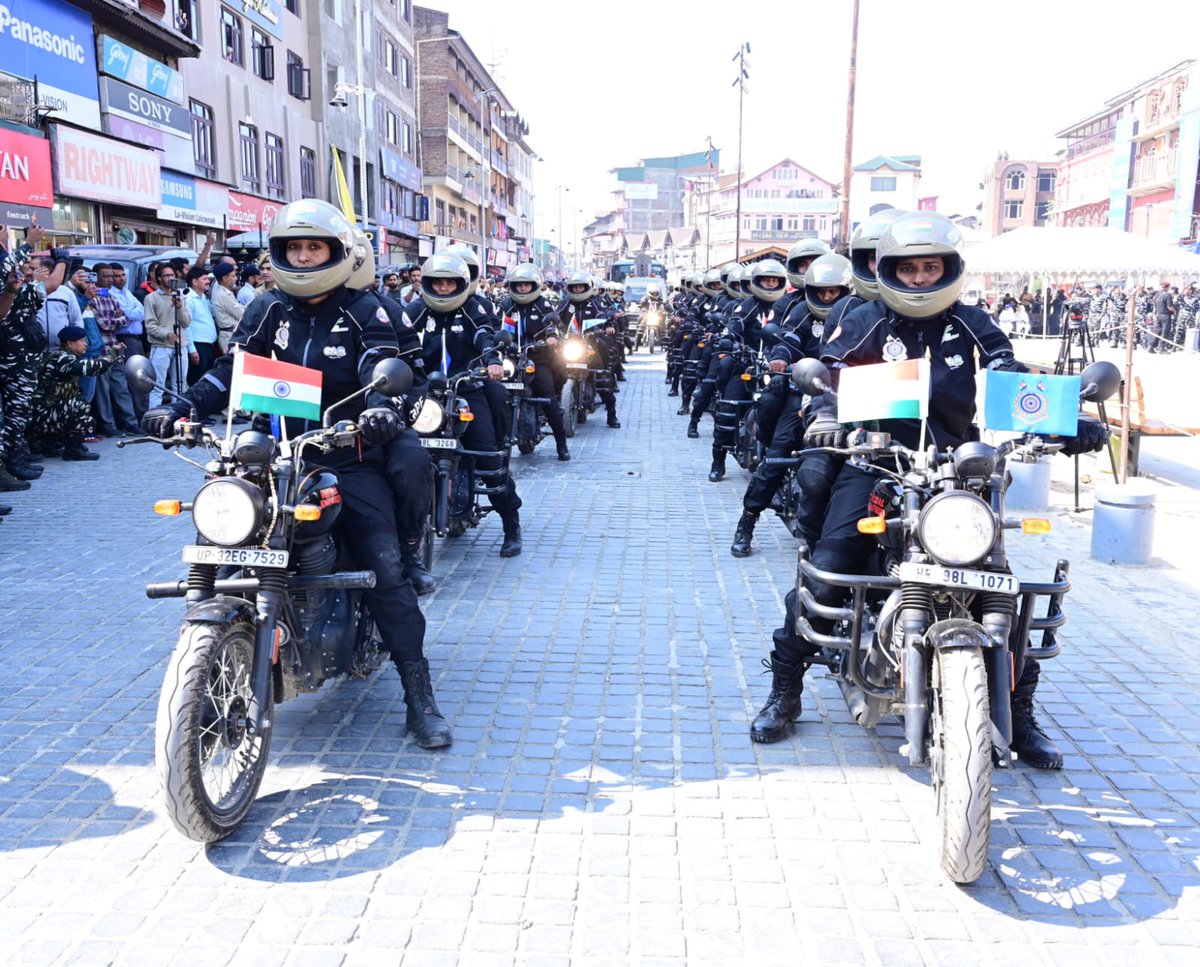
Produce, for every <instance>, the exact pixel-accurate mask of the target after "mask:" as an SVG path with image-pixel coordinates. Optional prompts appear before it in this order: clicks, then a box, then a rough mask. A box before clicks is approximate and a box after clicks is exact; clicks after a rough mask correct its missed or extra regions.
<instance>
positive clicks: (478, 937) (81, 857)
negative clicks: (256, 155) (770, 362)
mask: <svg viewBox="0 0 1200 967" xmlns="http://www.w3.org/2000/svg"><path fill="white" fill-rule="evenodd" d="M662 367H663V360H662V357H661V355H660V356H655V357H653V358H651V357H647V356H645V355H644V354H641V355H638V356H636V357H634V359H633V361H632V362H631V365H630V367H629V382H627V383H625V384H623V386H622V393H621V395H620V397H619V398H618V399H619V405H620V415H621V419H622V421H623V422H624V423H625V427H626V428H625V429H622V430H621V431H610V430H608V429H606V428H605V427H604V425H603V418H602V417H601V418H600V419H598V420H596V419H594V420H593V421H591V422H589V423H588V425H586V426H584V427H582V428H581V429H580V432H579V435H578V436H577V437H576V438H575V440H574V441H573V443H572V451H573V453H574V455H575V460H574V461H573V462H571V463H570V464H559V463H558V462H556V461H555V460H554V451H553V447H552V446H549V445H543V446H542V447H540V448H539V449H538V451H537V452H536V453H535V454H534V455H533V456H532V457H526V458H521V457H516V456H514V465H515V466H518V467H519V468H520V469H519V487H520V491H521V494H522V496H523V497H524V500H525V510H524V511H523V519H524V530H525V553H524V554H523V555H522V556H521V557H519V558H515V559H512V560H505V561H502V560H501V559H500V558H498V557H497V556H496V551H497V550H498V548H499V545H500V526H499V521H497V520H495V519H493V518H489V519H488V520H487V521H486V522H485V523H484V525H483V526H482V527H481V528H479V529H478V530H476V531H474V532H471V533H469V534H467V535H466V536H465V537H463V538H461V539H459V540H457V541H455V542H452V543H450V544H447V545H443V546H441V547H440V548H439V555H440V556H439V558H438V560H437V562H436V567H435V570H436V572H437V575H438V578H439V580H440V581H441V584H442V588H441V590H439V591H438V592H437V594H436V595H434V596H433V597H431V598H428V599H425V609H426V612H427V615H428V618H429V634H428V644H427V650H428V653H429V656H430V661H431V665H432V668H433V674H434V681H435V686H436V690H437V694H438V698H439V702H440V705H441V707H442V710H443V711H444V712H445V713H446V715H447V717H448V718H449V719H450V721H451V722H452V723H453V726H454V735H455V742H454V745H453V747H452V748H451V749H450V750H448V751H446V752H444V753H441V754H431V753H427V752H423V751H421V750H420V749H418V748H416V747H415V746H414V745H413V744H412V743H411V742H409V741H408V739H407V738H406V737H405V736H404V730H403V722H404V708H403V704H402V703H401V701H400V683H399V679H398V676H397V675H396V673H395V671H394V670H393V669H392V668H391V667H387V668H385V669H383V670H382V671H380V672H379V673H377V674H376V675H375V677H374V678H373V679H372V680H371V681H370V682H340V683H336V684H333V685H327V686H326V687H325V688H324V689H322V690H321V691H320V692H318V693H317V694H315V695H313V696H309V697H306V698H304V699H300V700H297V701H294V702H290V703H288V704H285V705H283V706H281V707H280V709H279V711H278V714H277V717H276V727H275V735H274V744H273V749H272V754H271V764H270V767H269V769H268V771H267V776H266V780H265V783H264V786H263V789H262V792H261V794H260V798H259V801H258V803H257V805H256V806H255V808H254V809H253V811H252V812H251V813H250V815H249V818H248V820H247V822H246V823H245V825H244V827H243V829H242V830H241V831H240V832H239V834H237V835H236V836H235V837H233V838H231V839H230V840H228V841H226V842H225V843H222V844H220V845H218V846H215V847H211V848H208V849H205V848H202V847H198V846H197V845H195V844H193V843H191V842H188V841H186V840H184V839H183V838H182V837H180V836H179V835H178V834H177V833H176V832H175V831H174V829H173V828H171V827H170V825H169V823H168V821H167V820H166V819H165V818H164V815H163V813H162V810H161V808H160V804H159V794H158V789H157V783H156V779H155V776H154V767H153V763H154V715H155V708H156V703H157V699H158V690H159V685H160V683H161V679H162V674H163V671H164V667H165V664H166V661H167V656H168V654H169V652H170V649H171V648H172V647H173V645H174V636H175V634H176V631H177V628H178V618H179V615H180V613H181V605H180V603H179V602H178V601H162V602H151V601H148V600H147V599H146V598H145V596H144V594H143V593H142V585H143V584H144V583H145V582H146V581H149V580H165V579H168V578H172V577H175V576H177V575H181V574H182V572H183V567H182V565H181V564H179V563H178V554H179V546H180V545H181V544H183V543H186V542H188V541H190V540H191V537H192V532H191V531H190V529H189V526H188V524H189V521H188V519H187V518H184V519H183V520H178V519H158V518H155V517H154V516H153V515H152V514H151V512H150V505H151V503H152V502H153V500H154V499H155V498H160V497H180V498H183V499H190V497H191V495H192V493H193V492H194V489H195V487H196V485H197V484H198V482H199V479H200V474H199V471H197V470H195V469H194V468H192V467H189V466H188V465H186V464H185V463H183V462H182V461H181V460H179V459H178V458H176V457H175V456H173V455H170V454H166V453H163V452H162V451H161V450H159V449H158V448H154V447H135V448H133V449H131V450H127V451H122V452H118V451H116V449H115V446H114V444H112V443H111V442H106V443H103V444H100V445H99V449H100V450H101V452H102V453H103V455H104V457H103V460H102V461H101V462H100V463H99V464H93V465H84V464H78V463H76V464H63V463H60V462H58V461H50V464H49V466H48V467H47V470H46V474H45V477H44V478H43V480H42V481H40V482H38V483H36V484H35V485H34V489H33V490H32V491H30V492H29V493H26V494H15V495H12V499H11V500H9V501H7V502H9V503H12V504H14V505H15V506H16V508H17V509H16V511H15V512H14V513H13V514H12V515H11V516H10V517H9V518H8V519H7V520H6V521H5V522H4V523H3V524H2V525H0V595H2V597H0V605H2V607H0V632H2V634H3V638H2V641H3V645H0V962H2V963H3V964H5V965H36V967H41V965H49V964H58V963H62V964H68V963H70V964H109V963H119V964H130V965H138V967H148V965H154V964H167V963H186V964H187V965H188V967H207V965H219V964H227V963H233V964H246V965H254V967H268V965H273V964H285V965H339V964H345V965H357V964H397V963H400V962H403V963H404V964H406V965H410V964H411V965H418V964H459V963H461V964H467V965H490V964H514V963H517V964H531V965H532V964H546V965H550V964H556V965H557V964H562V965H566V964H570V965H591V964H597V965H599V964H626V963H636V964H644V965H651V964H664V965H665V964H685V963H686V964H700V963H721V964H740V963H766V962H775V963H780V964H801V963H803V964H812V965H834V964H880V965H888V967H907V965H919V964H928V965H934V964H941V965H947V967H966V965H971V964H985V965H990V964H1005V965H1012V964H1021V965H1022V967H1033V965H1078V964H1096V965H1111V967H1129V965H1131V964H1136V965H1138V967H1155V965H1189V964H1200V725H1198V724H1197V716H1196V688H1197V682H1200V657H1198V655H1200V649H1198V648H1197V645H1198V644H1200V636H1198V635H1197V632H1196V629H1195V624H1194V617H1193V613H1194V610H1195V600H1196V597H1195V595H1196V591H1197V582H1198V578H1197V569H1196V567H1195V563H1194V548H1195V546H1196V544H1195V542H1194V541H1191V540H1188V541H1187V542H1186V546H1185V543H1184V542H1183V541H1182V540H1181V535H1185V534H1194V533H1195V526H1194V521H1195V520H1196V517H1197V509H1198V502H1197V494H1196V492H1195V491H1193V490H1189V489H1187V488H1175V489H1174V490H1172V491H1171V492H1170V494H1168V495H1166V496H1164V498H1163V500H1162V501H1161V502H1160V517H1159V521H1158V527H1159V534H1160V538H1161V541H1162V545H1161V546H1162V548H1163V550H1162V551H1159V550H1158V548H1157V547H1156V553H1158V556H1159V559H1158V560H1157V561H1156V564H1155V566H1154V567H1151V568H1118V567H1113V566H1107V565H1099V564H1095V563H1093V562H1091V561H1089V559H1088V547H1089V538H1090V522H1089V515H1087V514H1086V513H1084V514H1074V513H1070V512H1068V509H1067V508H1068V502H1069V493H1068V488H1069V484H1064V483H1063V479H1064V478H1063V476H1062V469H1061V468H1062V467H1068V468H1069V467H1070V462H1069V461H1067V460H1065V459H1064V460H1061V461H1060V463H1061V467H1060V468H1059V480H1058V482H1057V483H1056V485H1055V492H1054V499H1055V508H1056V509H1055V512H1054V515H1053V516H1054V526H1055V530H1054V532H1053V533H1052V534H1051V535H1050V537H1048V538H1033V537H1020V536H1018V537H1017V538H1015V541H1016V542H1017V546H1018V548H1019V551H1018V554H1017V559H1018V565H1017V571H1018V573H1019V574H1021V575H1022V576H1031V577H1032V576H1038V575H1045V577H1046V578H1049V576H1050V571H1051V568H1052V566H1053V561H1054V560H1055V559H1056V558H1057V557H1060V556H1061V557H1067V558H1070V559H1071V561H1072V564H1073V567H1072V578H1073V580H1074V582H1075V590H1074V591H1073V592H1072V594H1071V595H1070V597H1069V598H1068V599H1067V608H1068V611H1069V613H1070V615H1071V619H1070V621H1069V623H1068V625H1067V627H1066V629H1065V632H1064V634H1063V636H1062V640H1063V644H1064V653H1063V656H1062V657H1061V658H1060V659H1058V660H1056V661H1055V662H1052V663H1048V664H1047V665H1046V667H1045V673H1044V676H1043V686H1042V689H1041V691H1040V693H1039V698H1040V699H1041V709H1042V713H1041V714H1042V719H1043V721H1044V723H1045V724H1047V725H1048V726H1049V728H1050V730H1051V731H1052V732H1053V733H1055V734H1056V735H1057V736H1058V737H1059V738H1060V741H1061V743H1062V745H1063V748H1064V751H1065V753H1066V759H1067V765H1066V768H1065V769H1064V770H1063V771H1062V772H1059V773H1037V772H1034V771H1031V770H1029V769H1027V768H1024V767H1018V768H1016V769H1014V770H1012V771H1010V772H1004V773H998V774H997V776H996V795H995V799H994V816H993V818H994V827H993V840H992V842H993V845H992V851H991V863H990V867H989V869H988V871H987V872H986V873H985V874H984V876H983V878H982V879H981V880H980V881H979V883H978V884H976V885H974V886H972V887H969V888H959V887H956V886H954V885H952V884H949V883H947V882H946V881H945V880H944V879H943V877H942V876H941V875H940V873H939V869H938V865H937V854H936V842H935V838H936V826H935V822H934V804H933V795H932V790H931V787H930V784H929V780H928V775H927V774H926V773H925V772H923V771H921V770H915V769H911V768H909V767H908V766H907V765H906V764H905V763H904V761H903V760H902V758H901V757H900V756H899V754H898V752H897V749H898V746H899V744H900V741H901V739H900V730H899V726H898V725H897V724H896V723H894V722H887V723H885V724H884V725H883V726H881V727H880V728H879V730H878V733H877V734H872V733H867V732H864V731H862V730H861V729H859V728H858V727H857V726H856V725H854V724H853V722H852V721H851V719H850V717H849V714H848V713H847V711H846V709H845V706H844V704H843V702H842V700H841V697H840V693H839V692H838V690H837V688H836V686H835V685H834V684H833V683H832V682H831V681H829V680H826V679H824V678H823V677H821V676H820V674H819V673H814V674H813V675H811V676H810V679H811V682H810V688H809V689H808V690H807V691H806V693H805V704H806V709H805V713H804V716H803V719H802V721H801V724H800V725H799V727H798V730H797V734H796V736H795V737H794V738H793V739H791V740H789V741H785V742H782V743H780V744H778V745H774V746H758V747H755V746H752V745H751V743H750V741H749V738H748V735H747V726H748V722H749V720H750V718H751V717H752V716H753V714H754V712H755V711H756V710H757V708H758V706H759V704H761V702H762V700H763V698H764V697H765V694H766V691H767V688H768V681H769V679H768V677H767V676H766V675H764V674H763V673H762V668H761V665H760V659H762V658H763V656H764V655H765V654H766V652H767V650H768V645H769V640H770V631H771V629H772V628H773V627H774V626H775V625H776V624H777V623H778V622H779V621H780V619H781V615H782V611H783V603H782V592H783V590H784V589H785V588H786V587H787V585H788V584H789V583H790V582H791V580H792V573H793V559H794V553H795V545H794V541H793V540H792V538H791V537H790V536H789V535H788V534H787V532H786V531H785V530H784V528H783V527H782V526H780V525H779V524H778V523H776V522H775V521H774V520H773V519H768V518H767V517H764V519H763V522H762V524H761V525H760V527H759V532H758V535H757V536H756V545H755V546H756V553H755V554H754V555H753V556H751V557H749V558H747V559H744V560H736V559H734V558H732V557H731V556H730V555H729V553H728V545H729V542H730V538H731V536H732V532H733V525H734V522H735V521H736V519H737V515H738V512H739V511H740V506H741V504H740V502H741V496H742V491H743V489H744V486H745V479H746V478H745V475H744V473H743V472H742V471H740V470H738V469H737V468H736V467H735V466H734V465H733V464H732V461H731V463H730V466H731V468H732V472H731V474H730V477H729V479H727V480H726V481H724V482H722V483H720V484H710V483H709V482H708V481H707V479H706V472H707V467H708V457H709V446H708V441H707V439H705V438H702V439H701V440H687V439H686V438H685V437H684V420H683V418H682V417H676V416H675V415H674V409H675V407H676V406H677V403H678V401H677V400H672V399H668V398H667V396H666V393H665V387H664V386H663V381H662ZM710 425H711V424H708V423H707V421H706V426H710ZM1162 443H1163V445H1164V449H1163V451H1162V453H1163V454H1164V455H1166V457H1167V458H1168V459H1172V460H1179V459H1182V458H1181V457H1180V456H1179V455H1180V454H1183V453H1186V452H1191V453H1194V452H1195V451H1194V449H1193V450H1191V451H1185V450H1183V449H1181V448H1183V447H1185V446H1189V445H1190V443H1191V441H1182V440H1180V441H1162ZM1155 453H1157V451H1156V450H1154V449H1153V448H1152V447H1151V446H1149V445H1147V449H1146V456H1144V463H1145V465H1146V466H1148V467H1150V466H1152V461H1153V458H1154V455H1155ZM1184 462H1186V459H1185V461H1184ZM1187 528H1191V530H1190V531H1189V530H1187ZM1185 552H1190V553H1185Z"/></svg>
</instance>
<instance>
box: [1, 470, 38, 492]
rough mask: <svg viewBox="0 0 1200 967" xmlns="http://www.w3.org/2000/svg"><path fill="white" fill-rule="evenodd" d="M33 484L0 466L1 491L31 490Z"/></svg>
mask: <svg viewBox="0 0 1200 967" xmlns="http://www.w3.org/2000/svg"><path fill="white" fill-rule="evenodd" d="M32 486H33V484H31V483H29V481H27V480H18V479H17V478H16V477H14V476H13V475H12V474H11V473H9V472H8V471H7V470H5V469H4V468H3V467H0V493H13V492H15V491H17V490H29V489H30V488H31V487H32Z"/></svg>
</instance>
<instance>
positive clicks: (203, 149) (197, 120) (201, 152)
mask: <svg viewBox="0 0 1200 967" xmlns="http://www.w3.org/2000/svg"><path fill="white" fill-rule="evenodd" d="M190 108H191V115H192V158H193V160H194V161H195V162H196V173H197V174H201V175H204V176H205V177H206V178H215V177H216V176H217V155H216V152H215V151H214V149H213V110H212V108H211V107H209V106H208V105H207V104H201V103H200V102H199V101H192V102H191V105H190Z"/></svg>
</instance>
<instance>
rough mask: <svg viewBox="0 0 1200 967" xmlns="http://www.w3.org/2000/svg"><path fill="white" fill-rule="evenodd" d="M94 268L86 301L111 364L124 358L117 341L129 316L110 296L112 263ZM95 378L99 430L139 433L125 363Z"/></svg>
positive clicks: (111, 432)
mask: <svg viewBox="0 0 1200 967" xmlns="http://www.w3.org/2000/svg"><path fill="white" fill-rule="evenodd" d="M95 269H96V284H95V285H92V286H89V291H88V304H89V305H90V306H91V309H92V313H93V315H94V316H95V319H96V324H97V326H99V328H100V336H101V338H102V339H103V340H104V350H103V352H104V355H106V356H108V357H109V358H110V359H111V360H112V361H113V363H114V364H116V363H122V362H123V361H124V359H125V343H124V342H122V341H121V337H120V335H119V333H120V332H121V331H122V330H123V329H125V328H126V327H127V326H128V325H129V320H128V319H127V318H125V313H124V311H122V309H121V307H120V305H119V304H118V303H117V300H116V299H114V298H113V296H112V283H113V271H112V266H110V265H108V264H107V263H105V262H98V263H97V264H96V266H95ZM95 379H96V398H95V406H96V415H97V416H98V417H99V420H98V425H99V430H100V432H101V433H103V434H105V435H106V436H116V435H117V434H119V433H140V432H141V429H140V427H139V426H138V422H137V416H136V415H135V414H134V409H133V396H132V395H131V394H130V392H129V384H128V382H127V381H126V379H125V367H124V366H122V365H114V366H113V367H112V368H111V369H109V370H108V371H107V372H104V373H100V374H99V375H97V376H96V377H95Z"/></svg>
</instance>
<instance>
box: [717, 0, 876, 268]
mask: <svg viewBox="0 0 1200 967" xmlns="http://www.w3.org/2000/svg"><path fill="white" fill-rule="evenodd" d="M854 4H855V9H856V10H857V8H858V0H854ZM856 16H857V14H856ZM748 53H750V44H749V43H745V44H742V46H740V47H739V48H738V50H737V53H736V54H734V55H733V58H732V59H733V60H736V61H737V62H738V75H737V77H735V78H734V79H733V84H731V85H730V86H731V87H737V89H738V163H737V206H736V216H735V217H736V221H735V223H734V228H733V260H734V261H735V262H739V261H741V255H742V103H743V101H744V100H745V99H746V81H748V80H749V79H750V72H749V70H747V67H748V66H749V65H747V63H746V55H747V54H748Z"/></svg>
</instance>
